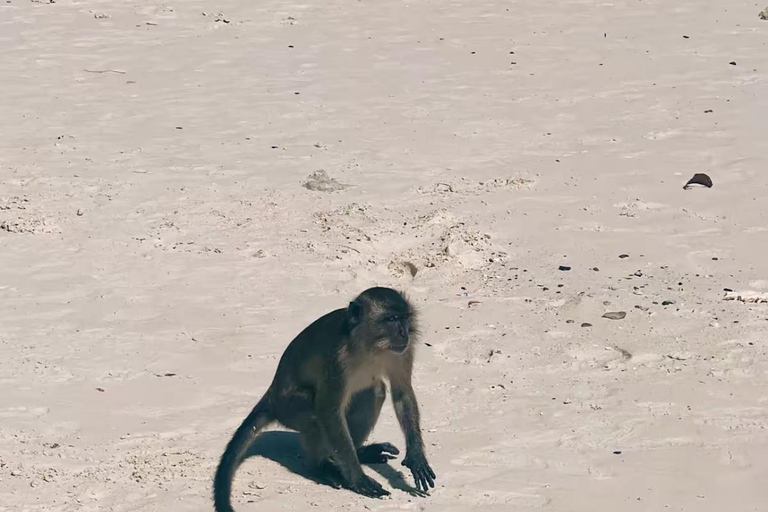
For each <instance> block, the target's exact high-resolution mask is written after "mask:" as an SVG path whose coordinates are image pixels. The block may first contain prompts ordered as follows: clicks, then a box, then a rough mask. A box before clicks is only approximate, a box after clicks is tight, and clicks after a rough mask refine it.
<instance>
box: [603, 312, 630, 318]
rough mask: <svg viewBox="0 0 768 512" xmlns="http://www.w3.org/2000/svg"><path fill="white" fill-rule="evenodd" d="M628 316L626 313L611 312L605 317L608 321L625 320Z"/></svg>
mask: <svg viewBox="0 0 768 512" xmlns="http://www.w3.org/2000/svg"><path fill="white" fill-rule="evenodd" d="M626 316H627V312H626V311H609V312H607V313H606V314H604V315H603V318H607V319H608V320H623V319H624V318H625V317H626Z"/></svg>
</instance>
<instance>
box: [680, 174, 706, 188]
mask: <svg viewBox="0 0 768 512" xmlns="http://www.w3.org/2000/svg"><path fill="white" fill-rule="evenodd" d="M695 185H701V186H702V187H707V188H712V178H710V177H709V176H707V175H706V174H704V173H703V172H700V173H696V174H694V175H693V177H692V178H691V179H689V180H688V182H687V183H686V184H685V185H683V190H689V189H691V188H693V187H694V186H695Z"/></svg>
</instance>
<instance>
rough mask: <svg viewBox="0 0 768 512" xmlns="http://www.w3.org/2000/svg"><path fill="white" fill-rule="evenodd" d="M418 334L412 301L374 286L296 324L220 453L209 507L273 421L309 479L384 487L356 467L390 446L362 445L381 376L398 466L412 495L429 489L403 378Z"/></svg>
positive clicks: (224, 501) (226, 510)
mask: <svg viewBox="0 0 768 512" xmlns="http://www.w3.org/2000/svg"><path fill="white" fill-rule="evenodd" d="M418 336H419V330H418V315H417V311H416V309H415V308H414V306H413V305H412V304H411V303H410V302H409V301H408V299H407V298H406V297H405V295H404V294H403V293H402V292H399V291H397V290H394V289H392V288H384V287H373V288H369V289H367V290H365V291H364V292H362V293H361V294H360V295H358V296H357V297H356V298H355V299H354V300H352V301H351V302H350V303H349V305H348V306H347V307H346V308H341V309H336V310H334V311H332V312H330V313H327V314H325V315H323V316H321V317H320V318H318V319H317V320H315V321H314V322H312V323H311V324H310V325H309V326H307V327H306V328H305V329H304V330H303V331H301V332H300V333H299V334H298V335H297V336H296V337H295V338H294V339H293V340H292V341H291V342H290V343H289V344H288V346H287V347H286V349H285V351H284V352H283V354H282V356H281V358H280V360H279V362H278V365H277V370H276V372H275V375H274V377H273V379H272V383H271V384H270V386H269V388H268V389H267V391H266V392H265V393H264V395H263V396H262V398H261V399H260V400H259V401H258V403H257V404H256V406H255V407H254V408H253V409H252V410H251V412H250V414H248V416H247V417H246V418H245V420H243V422H242V424H241V425H240V426H239V427H238V428H237V430H236V431H235V433H234V435H233V436H232V438H231V440H230V441H229V443H228V444H227V447H226V449H225V450H224V453H223V454H222V456H221V459H220V461H219V465H218V468H217V470H216V475H215V477H214V482H213V500H214V507H215V510H216V512H234V509H233V508H232V505H231V502H230V499H231V492H232V480H233V479H234V476H235V472H236V470H237V467H238V466H239V465H240V463H241V462H242V460H243V458H244V457H245V455H246V453H247V452H248V449H249V448H250V447H251V445H252V444H253V442H254V441H255V439H256V437H257V436H258V434H259V433H260V432H261V431H262V430H264V429H265V428H267V427H268V426H270V425H272V424H273V423H278V424H280V425H282V426H284V427H286V428H288V429H290V430H294V431H296V432H298V433H299V440H300V441H301V446H302V448H303V450H304V452H305V454H306V455H307V459H308V461H309V463H310V465H311V467H312V469H313V471H314V473H315V474H316V475H317V477H318V480H319V481H321V482H324V483H327V484H328V485H331V486H332V487H334V488H336V489H340V488H346V489H348V490H351V491H353V492H356V493H358V494H361V495H363V496H366V497H370V498H382V497H384V496H388V495H389V494H390V493H389V491H387V490H386V489H384V488H383V487H382V486H381V485H380V484H379V483H378V482H377V481H376V480H374V479H372V478H370V477H369V476H367V475H366V474H365V473H364V472H363V470H362V465H363V464H379V463H387V462H388V461H389V460H391V459H393V458H395V456H396V455H399V453H400V452H399V450H398V449H397V448H396V447H395V446H394V445H392V444H390V443H373V444H367V445H366V444H364V443H365V441H366V439H367V438H368V436H369V434H370V433H371V431H372V430H373V428H374V426H375V425H376V421H377V420H378V418H379V413H380V412H381V408H382V406H383V404H384V401H385V399H386V393H387V387H386V385H385V380H386V381H388V382H389V388H390V391H391V394H392V404H393V406H394V409H395V415H396V416H397V420H398V423H399V425H400V429H401V430H402V432H403V435H404V437H405V444H406V453H405V457H404V459H403V461H402V465H403V466H405V467H407V468H408V469H409V470H410V471H411V474H412V476H413V479H414V481H415V483H416V488H417V490H418V491H420V492H421V493H422V494H426V493H427V491H428V490H429V488H434V486H435V478H436V477H435V472H434V471H433V470H432V467H431V466H430V465H429V462H428V461H427V457H426V453H425V450H424V442H423V440H422V437H421V427H420V416H419V406H418V403H417V401H416V394H415V393H414V390H413V386H412V382H411V375H412V371H413V362H414V354H415V346H414V345H415V343H414V342H415V340H416V339H417V338H418Z"/></svg>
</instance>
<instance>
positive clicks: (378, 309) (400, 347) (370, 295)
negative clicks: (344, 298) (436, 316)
mask: <svg viewBox="0 0 768 512" xmlns="http://www.w3.org/2000/svg"><path fill="white" fill-rule="evenodd" d="M416 320H417V318H416V310H415V309H414V307H413V306H412V305H411V303H410V302H408V299H406V298H405V296H404V295H403V294H402V293H400V292H398V291H396V290H393V289H392V288H381V287H377V288H369V289H368V290H365V291H364V292H363V293H361V294H360V295H358V297H357V298H356V299H355V300H353V301H352V302H350V304H349V307H348V308H347V321H348V323H349V327H350V335H351V336H354V337H355V338H357V339H358V340H361V341H363V342H365V344H366V345H367V346H369V347H370V348H372V349H380V350H390V351H392V352H395V353H398V354H401V353H403V352H405V350H406V349H407V348H408V346H409V344H410V342H411V340H412V339H413V338H415V337H416V336H417V335H418V330H417V326H416Z"/></svg>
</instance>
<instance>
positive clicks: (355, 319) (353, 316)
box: [347, 301, 363, 328]
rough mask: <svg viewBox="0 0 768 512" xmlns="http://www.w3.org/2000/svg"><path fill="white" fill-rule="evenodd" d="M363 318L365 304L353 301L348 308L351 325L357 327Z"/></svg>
mask: <svg viewBox="0 0 768 512" xmlns="http://www.w3.org/2000/svg"><path fill="white" fill-rule="evenodd" d="M362 320H363V306H362V305H360V303H359V302H355V301H352V302H350V303H349V307H348V308H347V321H348V322H349V327H350V328H353V327H357V326H358V325H360V322H362Z"/></svg>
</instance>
